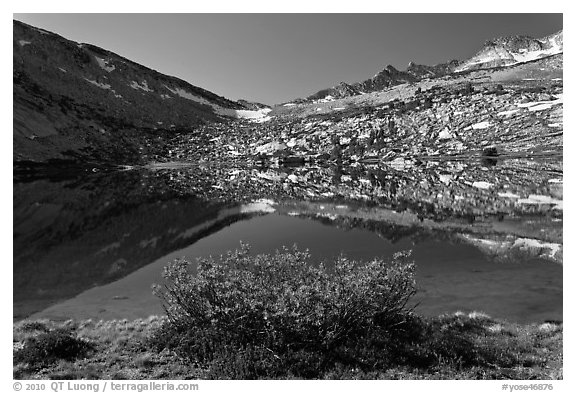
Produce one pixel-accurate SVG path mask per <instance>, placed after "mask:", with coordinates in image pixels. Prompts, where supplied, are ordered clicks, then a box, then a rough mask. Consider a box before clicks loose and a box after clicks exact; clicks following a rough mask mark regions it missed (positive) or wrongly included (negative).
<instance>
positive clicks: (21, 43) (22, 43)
mask: <svg viewBox="0 0 576 393" xmlns="http://www.w3.org/2000/svg"><path fill="white" fill-rule="evenodd" d="M31 43H32V42H30V41H26V40H18V44H19V45H20V46H25V45H30V44H31Z"/></svg>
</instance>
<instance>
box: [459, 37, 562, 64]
mask: <svg viewBox="0 0 576 393" xmlns="http://www.w3.org/2000/svg"><path fill="white" fill-rule="evenodd" d="M559 53H563V33H562V31H560V32H558V33H556V34H552V35H550V36H548V37H544V38H540V39H534V38H531V37H525V36H514V37H504V38H498V39H496V40H494V41H489V42H487V43H486V45H485V46H484V48H482V49H481V50H480V51H479V52H478V53H477V54H476V55H475V56H473V57H472V58H471V59H469V60H467V61H465V62H464V63H462V64H461V65H460V66H458V67H456V68H455V70H454V71H455V72H461V71H467V70H473V69H480V68H491V67H501V66H511V65H515V64H520V63H526V62H528V61H533V60H537V59H541V58H543V57H548V56H552V55H556V54H559Z"/></svg>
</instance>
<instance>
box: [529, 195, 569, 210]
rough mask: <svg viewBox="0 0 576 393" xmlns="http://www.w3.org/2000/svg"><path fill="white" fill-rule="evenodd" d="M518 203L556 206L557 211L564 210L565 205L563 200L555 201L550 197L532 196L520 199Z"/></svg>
mask: <svg viewBox="0 0 576 393" xmlns="http://www.w3.org/2000/svg"><path fill="white" fill-rule="evenodd" d="M518 203H520V204H529V205H556V206H554V208H555V209H559V210H562V209H563V203H562V200H561V199H555V198H552V197H550V196H548V195H536V194H530V195H529V196H528V198H524V199H519V200H518Z"/></svg>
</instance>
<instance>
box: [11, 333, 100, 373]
mask: <svg viewBox="0 0 576 393" xmlns="http://www.w3.org/2000/svg"><path fill="white" fill-rule="evenodd" d="M30 326H32V325H30ZM28 328H29V327H28V326H24V330H26V329H28ZM34 329H37V330H40V331H41V333H40V334H38V335H36V336H32V337H29V338H28V339H26V340H25V341H24V343H23V346H22V348H20V349H19V350H17V351H16V352H15V353H14V362H15V363H23V364H27V365H28V366H29V367H30V368H37V367H43V366H46V365H48V364H50V363H53V362H56V361H58V360H74V359H77V358H81V357H85V356H86V355H87V354H88V353H89V352H90V351H91V350H92V349H93V345H92V344H90V343H89V342H87V341H85V340H82V339H80V338H77V337H76V336H75V335H73V333H72V332H70V331H69V330H67V329H55V330H49V331H48V330H46V328H45V327H44V326H43V325H41V324H37V325H34Z"/></svg>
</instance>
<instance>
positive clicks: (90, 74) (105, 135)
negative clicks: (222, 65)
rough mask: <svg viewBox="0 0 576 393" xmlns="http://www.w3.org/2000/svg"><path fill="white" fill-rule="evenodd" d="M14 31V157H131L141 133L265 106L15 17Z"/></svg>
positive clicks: (258, 113) (257, 112)
mask: <svg viewBox="0 0 576 393" xmlns="http://www.w3.org/2000/svg"><path fill="white" fill-rule="evenodd" d="M13 33H14V34H13V64H14V68H13V81H14V92H13V94H14V160H15V161H21V160H36V161H38V160H40V161H42V160H47V159H50V158H66V157H68V158H70V157H73V156H81V157H83V158H84V159H85V160H89V159H90V158H92V159H94V160H96V161H102V160H106V159H109V160H111V161H117V160H118V159H119V156H123V155H134V156H135V155H137V154H136V153H137V151H138V150H139V148H140V147H141V145H142V143H141V141H140V140H139V137H140V136H141V135H142V134H145V133H146V131H154V130H168V131H174V130H178V129H182V128H186V129H189V128H193V127H196V126H198V125H200V124H204V123H206V122H215V121H223V120H226V119H228V118H244V117H248V118H258V117H263V116H264V114H265V113H266V111H268V109H267V108H255V109H251V108H248V107H246V106H245V105H243V104H242V103H238V102H233V101H230V100H228V99H226V98H224V97H220V96H218V95H216V94H214V93H211V92H209V91H207V90H205V89H202V88H200V87H197V86H193V85H191V84H189V83H187V82H185V81H183V80H180V79H178V78H174V77H171V76H167V75H164V74H161V73H159V72H157V71H155V70H152V69H149V68H147V67H145V66H142V65H140V64H137V63H134V62H132V61H130V60H128V59H126V58H124V57H122V56H119V55H117V54H115V53H112V52H110V51H108V50H105V49H102V48H99V47H96V46H94V45H90V44H79V43H76V42H73V41H70V40H67V39H65V38H63V37H60V36H58V35H56V34H53V33H51V32H48V31H45V30H42V29H38V28H35V27H32V26H29V25H26V24H24V23H21V22H18V21H14V22H13ZM123 139H126V140H123ZM119 145H123V148H121V147H120V146H119ZM129 147H131V149H130V148H129ZM131 150H136V151H134V152H132V151H131ZM114 151H116V154H114ZM103 152H109V153H110V154H108V157H103V156H102V153H103ZM132 153H134V154H132Z"/></svg>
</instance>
